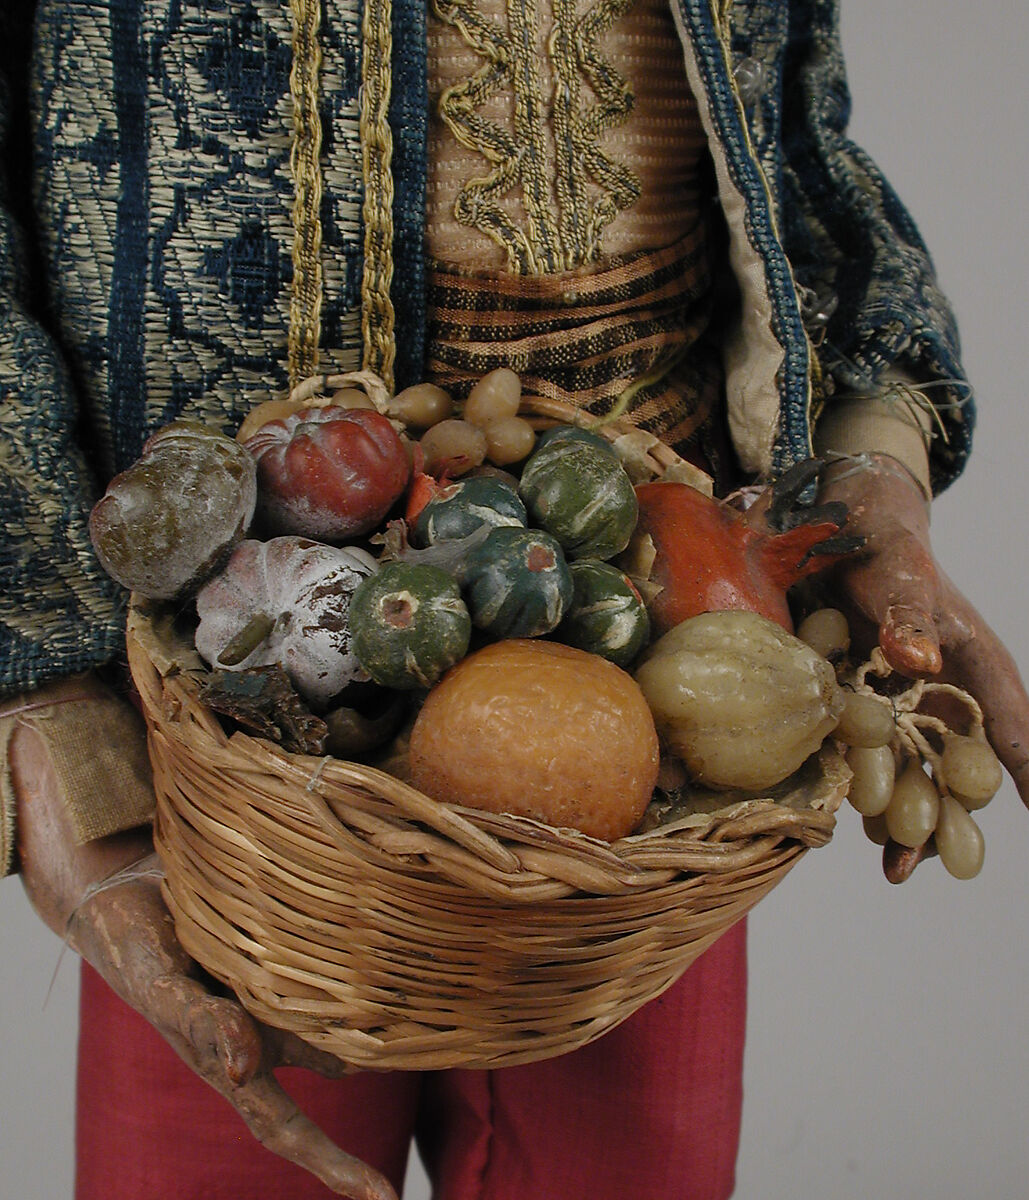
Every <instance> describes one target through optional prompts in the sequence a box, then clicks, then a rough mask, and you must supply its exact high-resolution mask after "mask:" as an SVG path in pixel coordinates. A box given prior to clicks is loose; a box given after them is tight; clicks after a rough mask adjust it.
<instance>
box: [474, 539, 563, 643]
mask: <svg viewBox="0 0 1029 1200" xmlns="http://www.w3.org/2000/svg"><path fill="white" fill-rule="evenodd" d="M461 583H462V586H463V589H464V595H465V600H466V602H467V604H468V608H469V611H470V612H471V615H472V623H473V624H474V625H475V626H476V628H478V629H482V630H484V631H485V633H486V634H487V635H488V636H489V637H491V638H494V639H500V638H521V637H539V636H541V635H542V634H544V633H550V632H551V630H554V629H556V628H557V626H558V625H559V624H560V622H561V618H562V616H563V615H564V611H565V609H566V608H567V606H568V602H569V601H570V600H571V598H572V575H571V572H570V571H569V569H568V564H567V563H566V562H565V559H564V555H563V554H562V553H561V547H560V546H559V545H558V543H557V542H556V541H555V539H554V538H552V537H551V536H550V535H549V534H548V533H544V532H543V531H542V530H539V529H514V528H510V527H506V528H501V529H494V530H493V532H492V533H491V534H490V535H489V537H488V538H487V539H486V540H485V541H484V542H483V543H482V545H481V546H478V547H476V549H474V550H473V551H472V552H471V554H469V555H468V558H467V559H466V560H465V564H464V567H463V568H462V572H461Z"/></svg>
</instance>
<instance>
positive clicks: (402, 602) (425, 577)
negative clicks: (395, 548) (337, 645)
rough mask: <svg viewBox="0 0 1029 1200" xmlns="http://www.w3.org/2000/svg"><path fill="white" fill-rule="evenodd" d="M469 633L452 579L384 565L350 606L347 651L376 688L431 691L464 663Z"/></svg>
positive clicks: (419, 568)
mask: <svg viewBox="0 0 1029 1200" xmlns="http://www.w3.org/2000/svg"><path fill="white" fill-rule="evenodd" d="M366 585H368V586H366ZM471 632H472V623H471V618H470V617H469V614H468V609H467V607H466V606H465V603H464V601H463V600H462V599H461V591H460V588H459V587H458V585H457V582H456V581H455V580H454V578H453V576H451V575H449V574H448V573H447V572H446V571H444V570H441V569H440V568H439V567H433V566H428V565H426V564H424V563H405V562H391V563H386V564H385V565H384V566H382V567H381V568H380V569H379V571H378V572H377V573H376V574H375V575H373V576H372V577H371V578H370V579H367V580H365V582H364V583H362V584H361V585H360V586H359V587H358V589H357V590H356V591H355V592H354V596H353V599H352V600H351V602H350V636H351V642H350V645H351V650H352V652H353V653H354V655H355V656H356V658H357V660H358V662H359V663H360V664H361V666H362V667H364V669H365V670H366V671H367V672H368V674H369V675H370V676H371V677H372V679H374V680H375V682H376V683H380V684H382V685H383V686H384V687H391V688H396V689H397V690H399V691H403V690H408V689H411V688H427V687H431V686H432V685H433V684H434V683H435V682H436V681H437V680H438V679H439V678H440V676H441V675H442V674H443V673H444V672H445V671H447V670H449V669H450V668H451V667H452V666H453V665H454V663H456V662H458V661H459V660H460V659H462V658H464V656H465V654H466V653H467V652H468V643H469V640H470V638H471Z"/></svg>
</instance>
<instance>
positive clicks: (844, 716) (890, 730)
mask: <svg viewBox="0 0 1029 1200" xmlns="http://www.w3.org/2000/svg"><path fill="white" fill-rule="evenodd" d="M895 731H896V722H895V721H894V719H893V710H892V709H891V708H890V706H889V704H885V703H884V702H883V701H882V700H877V699H876V698H875V697H874V696H869V695H868V694H867V693H865V692H847V693H846V699H845V700H844V704H843V711H842V712H841V713H840V719H839V723H838V724H837V726H836V728H835V730H834V731H833V733H834V736H835V737H838V738H839V739H840V741H841V742H846V743H847V745H848V746H863V747H866V748H868V749H872V748H874V747H876V746H887V745H889V743H890V741H891V740H892V739H893V735H894V732H895Z"/></svg>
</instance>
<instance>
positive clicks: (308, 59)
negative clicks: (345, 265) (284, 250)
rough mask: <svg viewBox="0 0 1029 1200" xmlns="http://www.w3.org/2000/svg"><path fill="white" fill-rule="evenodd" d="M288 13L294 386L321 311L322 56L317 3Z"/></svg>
mask: <svg viewBox="0 0 1029 1200" xmlns="http://www.w3.org/2000/svg"><path fill="white" fill-rule="evenodd" d="M290 8H291V10H292V13H293V66H292V70H291V71H290V78H289V83H290V92H291V94H292V97H293V146H292V150H291V153H290V169H291V171H292V174H293V185H294V189H295V194H294V199H293V289H292V294H291V297H290V306H289V381H290V387H291V388H292V387H295V386H296V385H297V384H298V383H299V382H300V381H301V380H302V379H306V378H307V377H308V376H310V375H313V374H314V373H315V372H316V371H317V369H318V341H319V337H320V326H321V309H322V264H321V250H322V224H321V217H320V207H321V200H322V174H321V164H320V162H319V157H320V155H321V148H322V127H321V120H320V117H319V113H318V76H319V72H320V70H321V61H322V53H321V46H320V45H319V42H318V28H319V25H320V24H321V6H320V4H319V0H290Z"/></svg>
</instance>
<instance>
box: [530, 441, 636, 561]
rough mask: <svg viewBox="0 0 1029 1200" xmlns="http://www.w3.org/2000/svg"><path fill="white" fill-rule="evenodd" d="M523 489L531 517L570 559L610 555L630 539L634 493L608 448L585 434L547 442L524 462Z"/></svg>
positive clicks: (634, 513) (632, 524)
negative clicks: (589, 438)
mask: <svg viewBox="0 0 1029 1200" xmlns="http://www.w3.org/2000/svg"><path fill="white" fill-rule="evenodd" d="M520 491H521V496H522V500H523V501H524V502H525V507H526V508H527V509H528V511H529V514H530V516H531V517H532V519H533V521H534V522H535V523H536V524H537V525H539V526H540V527H541V528H542V529H545V530H546V531H547V532H548V533H550V534H553V536H554V537H555V538H557V540H558V542H560V544H561V546H562V548H563V549H564V551H565V554H566V555H567V556H568V557H569V558H601V559H604V558H610V557H611V556H612V555H615V554H618V553H619V551H621V550H624V549H625V547H626V545H627V544H628V542H629V538H630V537H631V535H632V530H633V526H634V525H635V523H636V510H637V504H636V496H635V494H634V492H633V489H632V483H631V482H630V480H629V476H628V475H627V474H626V473H625V469H624V468H623V467H622V464H621V463H620V462H619V461H618V459H617V458H616V456H615V455H614V454H612V453H611V451H610V450H608V449H607V448H606V447H601V446H598V445H595V444H594V443H593V442H591V441H589V440H586V439H582V438H571V437H558V438H554V439H552V440H551V441H548V442H547V443H546V444H545V445H543V446H540V447H538V448H537V449H536V450H535V452H534V453H533V454H532V455H531V456H530V457H529V460H528V462H527V463H526V464H525V469H524V470H523V471H522V479H521V485H520Z"/></svg>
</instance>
